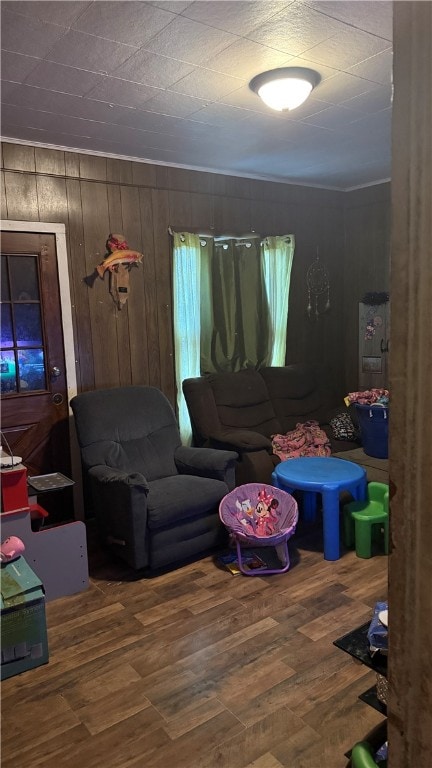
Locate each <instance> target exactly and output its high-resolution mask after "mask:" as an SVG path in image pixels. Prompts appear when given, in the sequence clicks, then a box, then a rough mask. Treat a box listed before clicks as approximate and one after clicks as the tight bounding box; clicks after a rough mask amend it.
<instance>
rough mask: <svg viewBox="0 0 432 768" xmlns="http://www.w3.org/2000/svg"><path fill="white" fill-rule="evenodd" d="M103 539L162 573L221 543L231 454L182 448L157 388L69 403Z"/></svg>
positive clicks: (86, 396)
mask: <svg viewBox="0 0 432 768" xmlns="http://www.w3.org/2000/svg"><path fill="white" fill-rule="evenodd" d="M71 407H72V411H73V414H74V418H75V425H76V431H77V437H78V443H79V446H80V450H81V458H82V464H83V468H84V471H85V473H86V475H87V478H88V481H89V486H90V490H91V495H92V499H93V504H94V511H95V516H96V520H97V524H98V528H99V531H100V533H101V536H102V539H103V540H104V541H105V542H106V543H107V544H109V545H110V546H111V547H112V548H113V550H114V551H115V553H116V554H117V555H118V556H120V557H121V558H122V559H124V560H125V561H126V562H127V563H128V564H129V565H130V566H132V568H136V569H141V568H146V567H148V568H149V569H150V570H155V569H159V568H165V567H167V566H171V565H174V564H175V563H177V562H180V561H182V560H185V559H188V558H193V557H195V556H199V555H200V554H204V553H205V552H207V551H209V550H210V549H212V548H214V547H215V546H217V545H218V544H220V543H222V542H223V541H224V540H225V538H226V531H225V529H224V527H223V526H222V524H221V522H220V520H219V514H218V508H219V502H220V501H221V499H222V498H223V496H225V495H226V494H227V493H228V492H229V491H230V490H232V489H233V488H234V483H235V480H234V474H235V472H234V467H235V461H236V459H237V453H235V452H233V451H219V450H214V449H209V448H189V447H186V446H182V445H181V441H180V434H179V430H178V425H177V421H176V417H175V414H174V411H173V408H172V406H171V404H170V402H169V401H168V399H167V398H166V397H165V395H164V394H163V393H162V392H161V391H160V390H159V389H156V388H155V387H147V386H128V387H117V388H113V389H104V390H95V391H92V392H84V393H82V394H80V395H77V396H76V397H74V398H72V400H71Z"/></svg>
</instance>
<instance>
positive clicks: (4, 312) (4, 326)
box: [1, 304, 14, 347]
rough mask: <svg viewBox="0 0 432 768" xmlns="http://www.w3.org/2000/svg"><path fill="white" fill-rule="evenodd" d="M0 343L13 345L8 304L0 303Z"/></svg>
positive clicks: (5, 345)
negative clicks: (0, 304) (0, 305)
mask: <svg viewBox="0 0 432 768" xmlns="http://www.w3.org/2000/svg"><path fill="white" fill-rule="evenodd" d="M1 345H2V347H13V345H14V343H13V329H12V317H11V306H10V304H2V308H1Z"/></svg>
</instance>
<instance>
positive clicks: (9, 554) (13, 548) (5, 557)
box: [0, 536, 25, 563]
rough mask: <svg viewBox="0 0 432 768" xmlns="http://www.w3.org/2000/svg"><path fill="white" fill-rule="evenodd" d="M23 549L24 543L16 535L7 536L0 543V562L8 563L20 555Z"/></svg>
mask: <svg viewBox="0 0 432 768" xmlns="http://www.w3.org/2000/svg"><path fill="white" fill-rule="evenodd" d="M24 550H25V544H24V542H23V541H21V539H19V538H18V536H9V537H8V538H7V539H5V540H4V542H3V544H1V545H0V562H2V563H10V561H11V560H15V559H16V558H17V557H19V556H20V555H22V553H23V552H24Z"/></svg>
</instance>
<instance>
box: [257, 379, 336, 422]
mask: <svg viewBox="0 0 432 768" xmlns="http://www.w3.org/2000/svg"><path fill="white" fill-rule="evenodd" d="M260 373H261V376H262V378H263V380H264V381H265V383H266V386H267V389H268V392H269V395H270V397H271V400H272V403H273V406H274V410H275V413H276V418H277V419H278V420H279V422H280V423H281V427H282V428H281V432H282V433H285V432H288V431H289V430H291V429H294V427H295V426H296V424H297V422H305V421H309V420H311V419H315V420H316V421H318V422H319V423H320V424H327V423H328V411H329V407H334V405H335V397H334V396H332V394H331V393H330V392H329V391H328V390H327V389H326V388H325V386H323V384H322V383H321V381H320V377H319V375H318V373H317V372H316V371H315V370H314V369H313V368H312V367H309V366H306V365H299V364H298V365H297V364H296V365H286V366H283V367H269V368H262V369H261V371H260Z"/></svg>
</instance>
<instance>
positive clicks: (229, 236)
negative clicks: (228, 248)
mask: <svg viewBox="0 0 432 768" xmlns="http://www.w3.org/2000/svg"><path fill="white" fill-rule="evenodd" d="M168 232H169V234H170V235H174V233H175V232H176V233H177V234H182V233H183V232H190V233H191V234H193V235H198V237H212V238H213V239H214V240H250V239H252V238H253V237H255V238H260V237H261V235H260V234H259V233H257V232H248V233H247V234H246V235H235V234H226V235H216V234H215V233H214V232H200V231H198V229H197V228H196V227H187V228H186V227H185V228H183V229H178V228H177V227H175V228H174V227H171V225H170V226H169V227H168Z"/></svg>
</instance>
